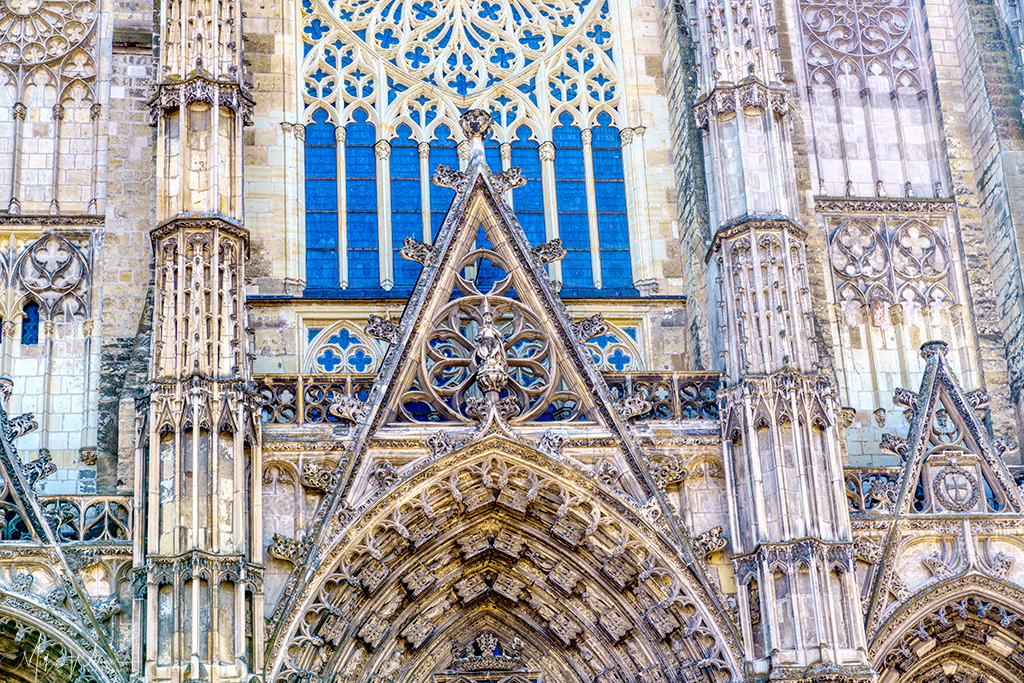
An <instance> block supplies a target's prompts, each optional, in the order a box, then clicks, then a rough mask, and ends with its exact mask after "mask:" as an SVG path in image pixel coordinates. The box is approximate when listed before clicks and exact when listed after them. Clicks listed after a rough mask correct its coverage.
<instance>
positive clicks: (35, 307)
mask: <svg viewBox="0 0 1024 683" xmlns="http://www.w3.org/2000/svg"><path fill="white" fill-rule="evenodd" d="M24 311H25V317H24V319H22V321H21V343H22V344H25V345H32V344H38V343H39V304H36V303H28V304H25V309H24Z"/></svg>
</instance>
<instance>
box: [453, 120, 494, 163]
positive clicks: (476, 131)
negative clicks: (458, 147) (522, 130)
mask: <svg viewBox="0 0 1024 683" xmlns="http://www.w3.org/2000/svg"><path fill="white" fill-rule="evenodd" d="M459 123H461V124H462V132H463V133H464V134H465V136H466V139H467V140H469V166H470V167H472V166H476V165H478V164H479V165H483V166H486V165H487V160H486V157H485V156H484V140H486V139H487V136H488V135H490V134H491V125H492V124H493V123H494V122H493V121H492V120H491V115H490V114H488V113H487V112H486V111H484V110H483V109H470V110H469V111H467V112H466V113H465V114H463V115H462V118H460V119H459Z"/></svg>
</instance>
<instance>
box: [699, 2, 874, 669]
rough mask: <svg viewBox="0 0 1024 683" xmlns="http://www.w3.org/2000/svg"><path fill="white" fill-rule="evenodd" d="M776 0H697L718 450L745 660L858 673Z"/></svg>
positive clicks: (860, 663) (858, 643)
mask: <svg viewBox="0 0 1024 683" xmlns="http://www.w3.org/2000/svg"><path fill="white" fill-rule="evenodd" d="M775 11H776V10H775V5H774V4H773V3H770V2H759V3H747V4H740V5H728V4H722V3H718V2H715V1H714V0H700V1H699V2H697V3H696V4H695V5H694V8H693V14H692V15H691V16H692V20H693V22H694V23H695V24H696V25H697V31H696V35H698V36H699V50H698V53H699V61H700V72H699V76H698V87H699V89H700V90H701V92H702V94H701V95H700V97H699V98H698V101H697V103H696V105H695V115H696V122H697V126H698V128H700V129H702V130H703V131H704V134H703V135H704V148H705V150H706V153H707V163H706V173H707V174H708V176H709V177H708V187H709V188H711V190H710V193H709V195H710V196H709V205H710V214H711V220H712V230H713V233H714V239H713V242H712V246H711V251H710V252H709V253H708V260H709V266H710V267H709V269H708V272H709V275H710V278H711V279H712V280H713V282H712V283H711V291H713V292H717V301H716V302H715V304H717V309H718V316H720V320H721V322H722V328H721V330H722V332H723V334H722V338H723V340H724V349H723V353H722V358H723V361H724V369H725V373H726V382H725V384H726V386H725V388H724V389H723V390H722V392H721V400H722V437H723V459H724V462H725V465H726V467H725V469H726V478H727V484H728V487H729V493H730V495H729V506H730V516H731V527H732V528H731V536H732V539H731V540H732V548H733V553H734V554H733V563H734V567H735V570H736V579H737V585H738V594H739V595H738V597H739V603H740V616H741V625H742V629H743V636H744V642H745V644H746V648H747V651H746V659H747V668H748V670H749V672H750V673H751V674H752V675H755V676H756V675H766V674H768V675H769V677H770V678H771V680H773V681H776V680H777V681H803V680H808V679H809V678H812V677H814V676H815V675H818V674H819V673H821V672H822V671H828V672H830V675H831V676H832V677H831V678H829V680H835V681H862V680H871V679H872V677H873V674H872V672H871V670H870V667H869V666H868V664H867V657H866V642H865V637H864V626H863V619H862V617H861V614H860V600H859V593H858V589H857V586H856V583H855V581H854V568H855V567H854V557H853V547H852V542H851V540H852V539H851V531H850V520H849V514H848V511H847V507H846V497H845V492H844V489H843V474H842V463H841V460H840V458H841V449H840V439H841V438H842V436H841V432H840V430H839V427H838V421H839V407H838V405H837V402H836V398H835V390H834V386H833V382H832V381H831V379H830V378H829V377H828V376H827V375H826V374H824V373H823V372H822V370H821V367H820V365H819V359H818V354H817V347H816V339H817V333H816V331H815V329H814V320H813V313H812V306H811V299H810V289H809V284H808V277H807V272H806V271H807V256H806V244H807V240H806V233H805V232H804V230H803V228H802V227H801V226H800V225H799V224H798V216H799V210H798V201H797V194H796V177H795V173H794V167H793V163H792V159H793V144H792V140H791V125H790V121H789V116H790V112H789V97H790V93H789V90H788V86H787V85H786V84H785V83H784V82H783V69H782V66H781V64H780V61H779V53H780V46H779V41H780V40H785V39H786V38H785V36H784V35H780V32H779V30H778V27H777V26H776V18H775Z"/></svg>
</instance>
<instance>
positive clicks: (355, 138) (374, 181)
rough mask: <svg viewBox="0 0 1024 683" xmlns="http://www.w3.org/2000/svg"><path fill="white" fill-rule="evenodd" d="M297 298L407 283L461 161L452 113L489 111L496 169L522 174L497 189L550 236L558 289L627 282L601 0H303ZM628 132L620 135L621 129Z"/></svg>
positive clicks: (399, 287)
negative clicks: (445, 170)
mask: <svg viewBox="0 0 1024 683" xmlns="http://www.w3.org/2000/svg"><path fill="white" fill-rule="evenodd" d="M303 12H304V15H305V16H304V24H303V46H304V50H305V52H304V54H305V58H304V66H303V74H304V77H303V84H302V93H303V97H304V101H305V105H306V137H305V139H306V143H305V144H306V160H305V170H306V188H305V190H306V272H307V285H308V289H307V295H308V296H338V295H341V296H344V297H346V298H352V297H361V296H374V297H380V296H399V297H401V296H406V295H408V293H409V291H410V290H411V287H412V285H413V284H414V283H415V280H416V277H417V276H418V274H419V269H420V266H419V265H418V264H416V263H412V262H409V261H403V260H402V259H401V258H400V257H399V255H398V250H399V248H400V247H401V246H402V243H403V241H404V239H405V238H406V237H413V238H415V239H417V240H420V241H424V242H428V243H429V242H430V241H431V240H432V238H433V236H434V234H436V232H437V230H438V228H439V227H440V224H441V221H442V220H443V218H444V215H445V213H446V211H447V210H448V207H449V204H450V203H451V199H452V197H453V192H452V191H451V190H448V189H445V188H438V187H435V186H433V185H432V183H431V182H430V177H431V175H432V173H433V172H434V169H435V168H436V166H437V165H438V164H444V165H446V166H450V167H452V168H459V167H460V166H461V165H464V163H465V158H464V155H465V150H464V149H463V148H462V147H460V144H461V145H464V142H463V141H462V139H461V133H458V132H456V131H459V128H458V125H457V123H456V122H457V119H458V117H459V115H460V114H461V113H462V112H464V111H466V110H467V109H470V108H483V109H486V110H488V111H489V112H490V113H491V116H492V118H493V119H494V120H495V122H496V124H497V125H496V126H495V133H494V138H493V139H492V140H490V141H488V150H487V154H488V163H489V165H490V166H491V168H492V169H494V170H499V169H507V168H509V167H511V166H520V167H521V168H522V170H523V175H524V177H525V178H527V180H528V182H527V184H526V186H525V187H522V188H517V189H515V190H512V191H510V192H509V193H508V194H507V195H506V200H507V201H509V203H510V204H511V205H512V207H513V209H514V211H515V213H516V216H517V217H518V218H519V220H520V222H521V223H522V225H523V229H524V231H525V233H526V235H527V236H528V237H529V239H530V241H531V242H532V243H534V244H541V243H543V242H545V241H547V240H549V239H553V238H555V237H559V238H561V239H562V241H563V243H564V244H565V246H566V248H567V249H568V251H569V255H568V257H567V258H566V259H565V260H564V261H563V262H561V263H558V264H553V265H552V266H551V267H552V276H553V277H555V278H556V279H558V280H560V281H561V282H563V283H564V288H563V295H567V296H573V295H574V294H578V295H582V296H624V295H625V296H628V295H632V294H635V292H636V290H635V289H634V288H633V272H634V268H633V264H632V263H631V255H630V250H629V244H630V225H629V216H628V214H627V210H626V196H627V195H626V193H627V178H626V174H625V173H624V167H623V150H622V145H623V141H622V140H621V139H620V135H619V129H620V127H621V125H622V119H621V114H620V111H619V105H620V87H619V84H618V70H617V66H616V59H617V57H616V52H617V49H618V47H617V44H616V42H615V39H614V36H615V33H616V28H615V26H614V23H615V17H614V16H613V12H612V7H611V0H577V1H574V2H570V1H569V0H500V1H494V2H477V3H465V2H460V1H457V0H423V1H418V2H411V1H406V0H392V1H391V2H375V1H370V0H346V1H343V2H334V3H329V2H327V1H326V0H305V1H304V3H303ZM627 142H628V140H627Z"/></svg>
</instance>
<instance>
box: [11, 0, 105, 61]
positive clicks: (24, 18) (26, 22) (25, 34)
mask: <svg viewBox="0 0 1024 683" xmlns="http://www.w3.org/2000/svg"><path fill="white" fill-rule="evenodd" d="M95 22H96V3H95V2H94V1H93V0H83V1H82V2H66V1H65V0H0V62H2V63H4V64H8V65H11V66H29V65H33V64H42V63H44V62H49V61H53V60H55V59H60V58H61V57H63V56H65V55H66V54H68V53H69V52H71V51H72V50H73V49H74V48H76V47H78V46H79V45H80V44H81V43H82V42H83V41H85V39H86V38H87V37H88V36H89V34H90V32H91V31H92V27H93V24H94V23H95Z"/></svg>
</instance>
